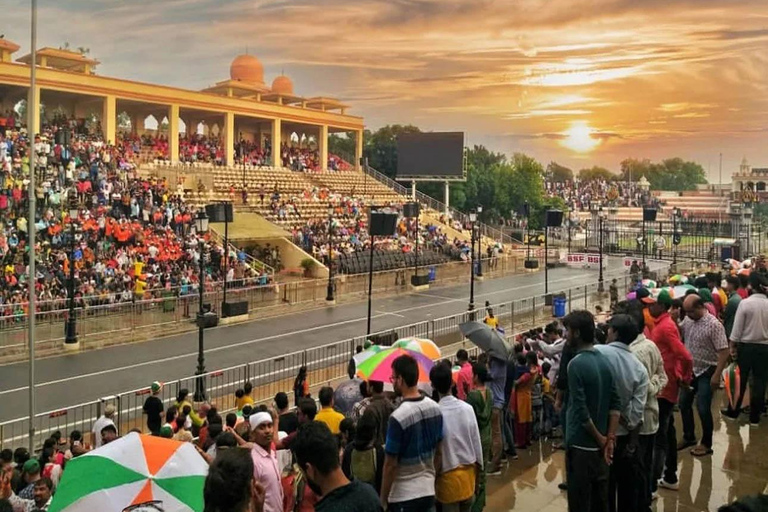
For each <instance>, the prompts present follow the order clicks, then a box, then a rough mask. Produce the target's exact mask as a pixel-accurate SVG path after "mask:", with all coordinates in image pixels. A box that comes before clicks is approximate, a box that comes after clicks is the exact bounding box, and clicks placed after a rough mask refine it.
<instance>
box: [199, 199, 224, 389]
mask: <svg viewBox="0 0 768 512" xmlns="http://www.w3.org/2000/svg"><path fill="white" fill-rule="evenodd" d="M195 227H196V228H197V238H198V247H199V253H200V258H199V259H200V284H199V292H200V293H199V295H200V305H199V309H198V311H197V371H196V372H195V375H197V376H198V377H197V379H195V401H196V402H202V401H204V400H205V377H203V375H205V332H204V330H205V321H204V314H205V311H203V295H204V293H205V254H204V253H205V244H204V241H203V234H205V233H206V232H207V231H208V216H207V215H206V214H205V209H200V210H199V211H198V212H197V217H196V218H195ZM225 285H226V281H225Z"/></svg>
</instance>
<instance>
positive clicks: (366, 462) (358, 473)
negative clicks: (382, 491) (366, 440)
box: [349, 448, 378, 487]
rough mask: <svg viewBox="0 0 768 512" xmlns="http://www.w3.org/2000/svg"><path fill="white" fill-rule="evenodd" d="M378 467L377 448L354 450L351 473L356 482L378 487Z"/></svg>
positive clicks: (350, 465)
mask: <svg viewBox="0 0 768 512" xmlns="http://www.w3.org/2000/svg"><path fill="white" fill-rule="evenodd" d="M377 467H378V461H377V455H376V448H371V449H369V450H357V449H353V450H352V460H351V462H350V464H349V471H350V473H351V474H352V476H353V477H354V478H355V479H356V480H360V481H361V482H366V483H369V484H371V485H372V486H374V487H376V468H377Z"/></svg>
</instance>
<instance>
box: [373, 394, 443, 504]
mask: <svg viewBox="0 0 768 512" xmlns="http://www.w3.org/2000/svg"><path fill="white" fill-rule="evenodd" d="M442 439H443V415H442V413H441V412H440V407H439V406H438V405H437V404H436V403H435V402H434V401H433V400H431V399H430V398H427V397H419V398H413V399H405V400H403V401H402V403H401V404H400V406H399V407H398V408H397V409H395V411H394V412H393V413H392V415H391V416H390V417H389V424H388V426H387V442H386V444H385V446H384V450H385V451H386V453H387V454H388V455H392V456H395V457H397V463H398V465H397V474H396V475H395V479H394V482H393V483H392V490H391V491H390V493H389V499H388V501H389V502H390V503H399V502H401V501H408V500H413V499H416V498H423V497H425V496H434V495H435V451H436V449H437V444H438V443H439V442H440V441H442Z"/></svg>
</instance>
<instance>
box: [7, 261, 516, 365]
mask: <svg viewBox="0 0 768 512" xmlns="http://www.w3.org/2000/svg"><path fill="white" fill-rule="evenodd" d="M522 268H523V265H522V259H521V258H517V257H499V258H497V259H495V260H494V259H487V258H486V259H484V260H483V270H484V272H485V274H486V275H487V276H489V277H502V276H506V275H512V274H515V273H517V272H519V271H520V270H521V269H522ZM430 269H434V278H435V281H436V282H439V283H440V284H453V283H459V282H465V281H467V280H469V264H468V263H467V262H460V261H456V262H449V263H444V264H442V265H431V266H429V267H425V266H421V267H420V268H419V273H420V274H421V275H424V274H427V273H429V272H430ZM414 272H415V269H414V268H413V267H408V268H402V269H398V270H390V271H380V272H374V274H373V289H374V291H375V293H377V294H378V293H393V292H394V293H403V292H407V291H409V290H410V288H409V286H408V284H407V283H410V279H411V276H412V275H413V274H414ZM261 282H262V280H261V278H256V279H251V280H243V281H242V282H237V281H235V282H232V283H230V286H229V288H227V298H228V300H230V301H247V302H248V307H249V311H250V312H251V313H258V314H260V315H264V314H269V313H270V312H271V311H275V312H276V311H277V310H278V308H280V307H285V306H288V305H292V306H295V305H305V304H311V303H324V301H325V297H326V292H327V286H328V280H327V279H313V280H302V281H293V282H287V283H270V284H260V283H261ZM334 285H335V287H336V296H337V297H338V298H340V297H354V296H360V295H364V294H366V293H367V291H368V275H367V274H354V275H337V276H335V278H334ZM190 291H192V290H190ZM153 292H154V293H160V294H162V296H159V297H153V298H151V299H147V300H137V301H129V302H121V303H117V304H96V305H89V306H87V307H85V308H83V307H77V308H76V311H75V314H76V318H77V322H76V328H77V336H78V339H79V341H80V345H81V346H82V347H84V348H101V347H104V346H109V345H114V344H117V343H124V342H130V341H141V340H145V339H152V338H156V337H158V336H162V335H169V334H179V333H182V332H185V331H190V330H194V329H195V328H196V327H195V324H194V318H195V313H196V312H197V308H198V300H199V294H198V293H197V292H196V291H194V292H193V293H187V294H181V293H179V290H178V289H177V290H155V291H153ZM222 300H223V283H222V282H217V283H212V284H209V285H208V286H206V292H205V295H204V302H205V303H207V304H210V305H211V309H212V310H213V311H218V310H219V305H220V304H221V302H222ZM67 305H68V304H67V302H66V301H41V302H39V303H38V308H39V309H38V312H37V314H36V320H37V321H36V330H35V333H36V337H35V345H36V347H37V348H38V349H39V350H50V351H53V350H57V349H59V348H61V347H62V346H63V342H64V322H65V320H66V318H67V315H68V310H67ZM26 325H27V315H26V313H25V312H24V310H23V309H21V308H19V309H18V310H17V311H16V312H14V313H11V314H9V315H6V316H2V315H0V349H2V354H3V355H4V356H6V357H7V358H12V359H20V358H23V357H25V356H26V353H27V343H28V342H27V332H26Z"/></svg>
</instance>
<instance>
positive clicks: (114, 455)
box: [48, 432, 208, 512]
mask: <svg viewBox="0 0 768 512" xmlns="http://www.w3.org/2000/svg"><path fill="white" fill-rule="evenodd" d="M207 474H208V464H206V462H205V460H204V459H203V458H202V457H200V455H199V454H198V453H197V451H196V450H195V447H194V446H193V445H192V444H191V443H181V442H178V441H173V440H171V439H164V438H161V437H153V436H146V435H140V434H137V433H135V432H134V433H131V434H128V435H127V436H124V437H122V438H120V439H117V440H115V441H113V442H111V443H109V444H107V445H104V446H102V447H100V448H97V449H96V450H93V451H91V452H88V453H86V454H85V455H81V456H80V457H77V458H74V459H72V460H71V461H70V462H68V463H67V470H66V471H65V472H64V473H63V474H62V478H61V482H60V483H59V486H58V488H57V489H56V494H55V495H54V497H53V501H52V502H51V506H50V508H49V509H48V511H49V512H93V511H96V510H98V511H99V512H121V511H122V510H123V509H125V508H126V507H129V506H131V505H137V504H140V503H146V502H149V501H153V500H157V501H161V502H162V503H163V509H164V510H165V512H202V510H203V508H204V503H203V485H204V484H205V477H206V475H207Z"/></svg>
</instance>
